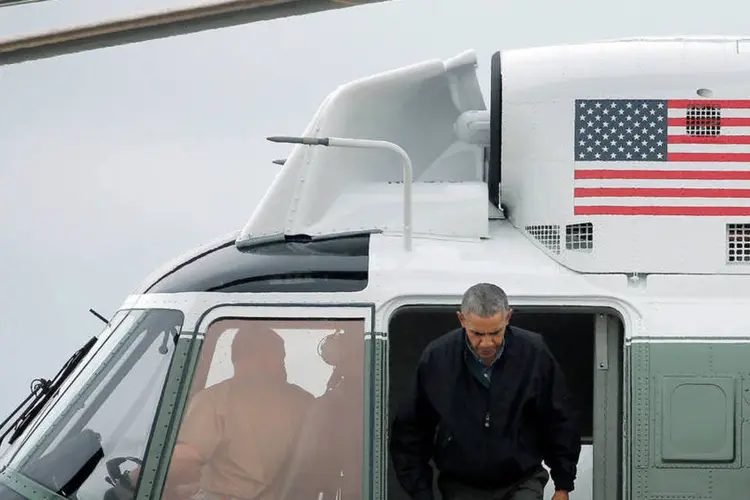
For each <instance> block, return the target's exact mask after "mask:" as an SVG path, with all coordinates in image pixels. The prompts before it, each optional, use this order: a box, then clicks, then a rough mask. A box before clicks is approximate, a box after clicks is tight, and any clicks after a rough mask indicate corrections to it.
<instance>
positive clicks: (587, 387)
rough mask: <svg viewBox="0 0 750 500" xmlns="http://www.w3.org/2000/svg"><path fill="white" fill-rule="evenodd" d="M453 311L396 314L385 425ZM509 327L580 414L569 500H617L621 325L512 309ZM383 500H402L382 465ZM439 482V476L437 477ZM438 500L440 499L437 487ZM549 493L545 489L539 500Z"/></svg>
mask: <svg viewBox="0 0 750 500" xmlns="http://www.w3.org/2000/svg"><path fill="white" fill-rule="evenodd" d="M458 309H459V305H458V304H456V305H409V306H403V307H400V308H399V309H397V310H396V311H395V312H394V313H393V315H392V316H391V317H390V320H389V325H388V343H389V353H388V379H389V380H388V387H389V390H388V425H389V428H390V425H391V424H392V421H393V415H394V414H395V411H396V408H397V405H398V404H399V403H400V401H401V399H402V398H403V396H404V390H405V388H406V387H408V385H409V382H410V379H411V377H412V376H413V373H414V369H415V367H416V364H417V361H418V359H419V356H420V354H421V353H422V350H423V349H424V348H425V347H426V346H427V344H429V343H430V342H431V341H432V340H434V339H435V338H437V337H438V336H440V335H442V334H443V333H447V332H448V331H450V330H453V329H455V328H458V327H460V324H459V322H458V318H457V317H456V311H457V310H458ZM510 324H511V325H514V326H518V327H521V328H525V329H528V330H531V331H534V332H537V333H539V334H541V335H543V336H544V338H545V341H546V343H547V345H548V346H549V348H550V350H551V351H552V353H553V354H554V356H555V358H556V359H557V361H558V362H559V363H560V365H561V368H562V370H563V372H564V373H565V376H566V379H567V382H568V385H569V387H570V389H571V392H572V394H573V399H574V404H575V405H576V406H577V407H578V408H579V410H580V414H581V424H582V440H581V445H582V449H581V457H580V460H579V463H578V478H577V480H576V488H575V490H574V491H573V492H571V494H570V499H571V500H590V499H593V498H595V499H597V500H620V499H621V498H622V492H621V484H622V476H621V470H622V467H621V464H622V461H621V455H622V453H621V449H622V447H621V436H622V435H623V434H622V430H621V429H622V417H621V413H622V410H621V408H622V404H621V401H622V363H621V361H620V360H622V359H623V356H622V348H623V342H622V334H623V329H622V324H621V322H620V321H619V319H617V318H615V317H613V316H611V315H609V314H606V313H600V312H597V311H593V310H590V309H588V310H587V309H581V308H562V307H560V308H529V307H514V312H513V317H512V319H511V322H510ZM387 462H388V463H387V468H388V469H387V492H388V494H387V500H408V498H409V497H408V495H407V494H406V493H405V492H404V491H403V489H402V488H401V486H400V484H399V483H398V479H397V478H396V475H395V472H394V470H393V464H392V462H391V460H390V457H389V458H388V459H387ZM435 476H437V474H435ZM434 492H435V496H436V499H439V498H440V492H439V491H438V490H437V481H435V486H434ZM553 492H554V486H553V484H552V482H551V481H550V482H548V484H547V488H546V489H545V493H544V498H551V496H552V493H553Z"/></svg>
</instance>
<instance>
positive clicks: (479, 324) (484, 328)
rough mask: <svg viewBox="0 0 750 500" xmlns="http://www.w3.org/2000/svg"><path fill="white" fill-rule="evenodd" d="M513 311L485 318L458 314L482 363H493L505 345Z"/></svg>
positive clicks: (471, 314)
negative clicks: (499, 350) (507, 328)
mask: <svg viewBox="0 0 750 500" xmlns="http://www.w3.org/2000/svg"><path fill="white" fill-rule="evenodd" d="M511 312H512V311H511V310H510V309H508V310H507V311H505V312H500V313H498V314H496V315H494V316H490V317H487V318H484V317H482V316H477V315H476V314H473V313H469V314H467V315H466V316H464V315H463V314H461V312H460V311H459V312H458V320H459V321H460V322H461V326H463V327H464V329H465V330H466V336H467V337H468V339H469V344H471V347H472V348H473V349H474V352H476V353H477V355H478V356H479V357H480V358H481V359H482V361H484V362H487V363H491V362H492V361H493V360H494V359H495V356H496V355H497V351H498V349H500V347H501V346H502V345H503V339H504V338H505V328H506V327H507V326H508V322H509V321H510V316H511Z"/></svg>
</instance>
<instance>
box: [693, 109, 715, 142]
mask: <svg viewBox="0 0 750 500" xmlns="http://www.w3.org/2000/svg"><path fill="white" fill-rule="evenodd" d="M685 131H686V132H687V135H692V136H698V137H703V136H715V135H719V134H721V108H719V107H718V106H689V107H688V108H687V116H686V117H685Z"/></svg>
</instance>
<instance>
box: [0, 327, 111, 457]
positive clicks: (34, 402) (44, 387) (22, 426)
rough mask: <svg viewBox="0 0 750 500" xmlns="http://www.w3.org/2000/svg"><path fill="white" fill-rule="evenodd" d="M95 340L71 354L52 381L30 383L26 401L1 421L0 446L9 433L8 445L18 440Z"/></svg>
mask: <svg viewBox="0 0 750 500" xmlns="http://www.w3.org/2000/svg"><path fill="white" fill-rule="evenodd" d="M96 340H97V337H92V338H91V339H90V340H89V341H88V342H86V344H85V345H84V346H83V347H81V348H80V349H78V350H77V351H76V352H75V353H73V355H72V356H71V357H70V359H68V361H66V362H65V364H64V365H63V366H62V368H60V371H59V372H57V375H55V376H54V378H52V380H46V379H43V378H38V379H34V380H33V381H32V382H31V394H29V395H28V396H27V397H26V399H24V400H23V402H22V403H21V404H20V405H18V406H17V407H16V409H15V410H13V412H12V413H11V414H10V415H8V417H7V418H6V419H5V420H3V422H2V423H0V430H3V429H5V431H4V432H3V433H2V435H0V444H2V442H3V440H4V439H5V438H6V437H7V436H8V434H10V433H11V432H12V433H13V434H12V435H11V437H10V439H9V440H8V444H13V442H14V441H15V440H16V439H18V437H19V436H20V435H21V434H22V433H23V431H25V430H26V428H27V427H28V426H29V424H30V423H31V422H32V421H33V420H34V418H35V417H36V416H37V415H39V412H40V411H42V408H44V405H46V404H47V402H48V401H49V400H50V399H51V398H52V396H53V395H54V394H55V393H56V392H57V391H58V389H60V386H61V385H62V384H63V383H64V382H65V380H66V379H67V378H68V377H69V376H70V374H71V373H73V371H74V370H75V368H76V366H78V363H80V362H81V360H82V359H83V358H84V356H86V354H87V353H88V352H89V351H90V350H91V347H92V346H93V345H94V344H95V343H96ZM24 408H25V410H24ZM21 410H24V411H23V412H22V413H21V415H19V417H18V418H17V419H15V420H14V421H13V422H12V423H10V421H11V419H12V418H13V416H14V415H16V414H17V413H18V412H19V411H21ZM6 427H7V429H6Z"/></svg>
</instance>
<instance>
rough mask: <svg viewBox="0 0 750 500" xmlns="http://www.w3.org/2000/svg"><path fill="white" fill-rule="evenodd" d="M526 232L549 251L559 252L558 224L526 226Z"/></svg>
mask: <svg viewBox="0 0 750 500" xmlns="http://www.w3.org/2000/svg"><path fill="white" fill-rule="evenodd" d="M526 232H528V233H529V234H530V235H531V236H532V237H533V238H534V239H535V240H537V241H538V242H539V243H541V244H542V245H544V246H545V247H547V248H548V249H549V250H550V251H552V252H554V253H557V254H559V253H560V226H558V225H552V224H548V225H536V226H526Z"/></svg>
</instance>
